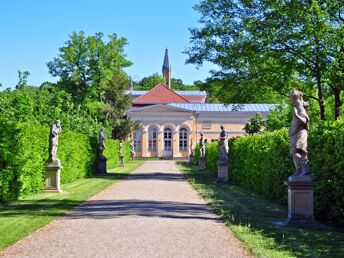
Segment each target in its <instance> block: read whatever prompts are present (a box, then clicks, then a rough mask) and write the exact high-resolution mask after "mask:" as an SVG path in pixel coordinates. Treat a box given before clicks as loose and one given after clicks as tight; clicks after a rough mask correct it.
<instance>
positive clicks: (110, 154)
mask: <svg viewBox="0 0 344 258" xmlns="http://www.w3.org/2000/svg"><path fill="white" fill-rule="evenodd" d="M105 146H106V148H105V150H104V156H105V157H106V158H107V162H106V164H107V168H108V169H112V168H116V167H118V166H119V140H113V139H110V138H108V139H106V142H105ZM123 155H124V162H125V163H127V162H129V161H130V142H128V141H124V142H123Z"/></svg>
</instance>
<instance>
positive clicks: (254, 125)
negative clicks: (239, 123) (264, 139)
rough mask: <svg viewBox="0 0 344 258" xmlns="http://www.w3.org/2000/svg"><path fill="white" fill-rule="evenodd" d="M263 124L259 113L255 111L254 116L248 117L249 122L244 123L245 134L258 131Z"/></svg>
mask: <svg viewBox="0 0 344 258" xmlns="http://www.w3.org/2000/svg"><path fill="white" fill-rule="evenodd" d="M264 125H265V122H264V121H263V117H262V115H261V114H260V113H257V114H256V116H255V117H253V118H251V119H250V122H248V123H246V124H245V127H244V130H245V132H246V133H247V134H249V135H253V134H255V133H259V132H261V130H262V127H263V126H264Z"/></svg>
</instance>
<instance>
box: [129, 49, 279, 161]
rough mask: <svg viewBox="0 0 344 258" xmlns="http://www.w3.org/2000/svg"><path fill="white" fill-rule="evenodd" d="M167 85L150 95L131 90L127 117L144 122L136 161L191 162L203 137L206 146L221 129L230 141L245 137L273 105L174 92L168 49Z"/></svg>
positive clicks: (164, 71)
mask: <svg viewBox="0 0 344 258" xmlns="http://www.w3.org/2000/svg"><path fill="white" fill-rule="evenodd" d="M162 74H163V76H164V78H165V82H166V83H165V84H157V85H156V86H155V87H153V88H152V89H151V90H149V91H138V90H128V91H127V92H126V93H127V94H130V95H131V97H132V107H131V108H130V109H129V110H128V111H127V116H128V117H130V118H131V119H132V120H136V121H140V122H141V125H142V127H141V130H139V131H138V132H136V133H135V134H134V147H135V156H136V157H165V158H187V157H188V156H189V154H190V145H191V144H192V146H193V148H194V147H195V146H196V144H197V143H198V141H199V138H200V133H203V135H204V136H203V137H204V139H205V142H213V141H217V140H218V137H219V135H220V131H221V129H220V125H221V124H223V125H224V127H225V128H226V131H227V133H228V136H229V137H237V136H241V135H243V134H244V133H245V131H244V129H243V128H244V126H245V124H246V123H247V122H249V120H250V119H251V118H253V117H255V115H256V114H257V113H258V112H259V113H260V114H261V115H262V116H263V119H264V118H266V117H267V115H268V113H269V112H270V109H271V108H273V106H274V105H273V104H211V103H206V98H207V94H206V92H205V91H173V89H171V68H170V65H169V60H168V52H167V49H166V51H165V57H164V62H163V67H162Z"/></svg>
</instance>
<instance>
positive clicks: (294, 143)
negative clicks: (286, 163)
mask: <svg viewBox="0 0 344 258" xmlns="http://www.w3.org/2000/svg"><path fill="white" fill-rule="evenodd" d="M290 99H291V101H292V102H293V104H294V110H293V119H292V122H291V127H290V128H289V139H290V154H291V156H292V158H293V162H294V165H295V173H294V174H293V176H306V175H309V167H308V156H307V136H308V128H309V116H308V114H307V110H308V103H307V102H304V101H303V98H302V92H300V91H297V90H293V91H291V92H290Z"/></svg>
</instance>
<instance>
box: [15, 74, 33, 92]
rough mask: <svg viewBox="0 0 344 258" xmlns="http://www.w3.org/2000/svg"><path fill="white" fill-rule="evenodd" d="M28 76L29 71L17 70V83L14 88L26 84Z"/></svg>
mask: <svg viewBox="0 0 344 258" xmlns="http://www.w3.org/2000/svg"><path fill="white" fill-rule="evenodd" d="M29 76H30V72H29V71H24V72H22V71H20V70H19V71H18V79H19V81H18V84H17V85H16V89H19V88H21V87H23V86H26V85H27V78H28V77H29Z"/></svg>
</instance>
